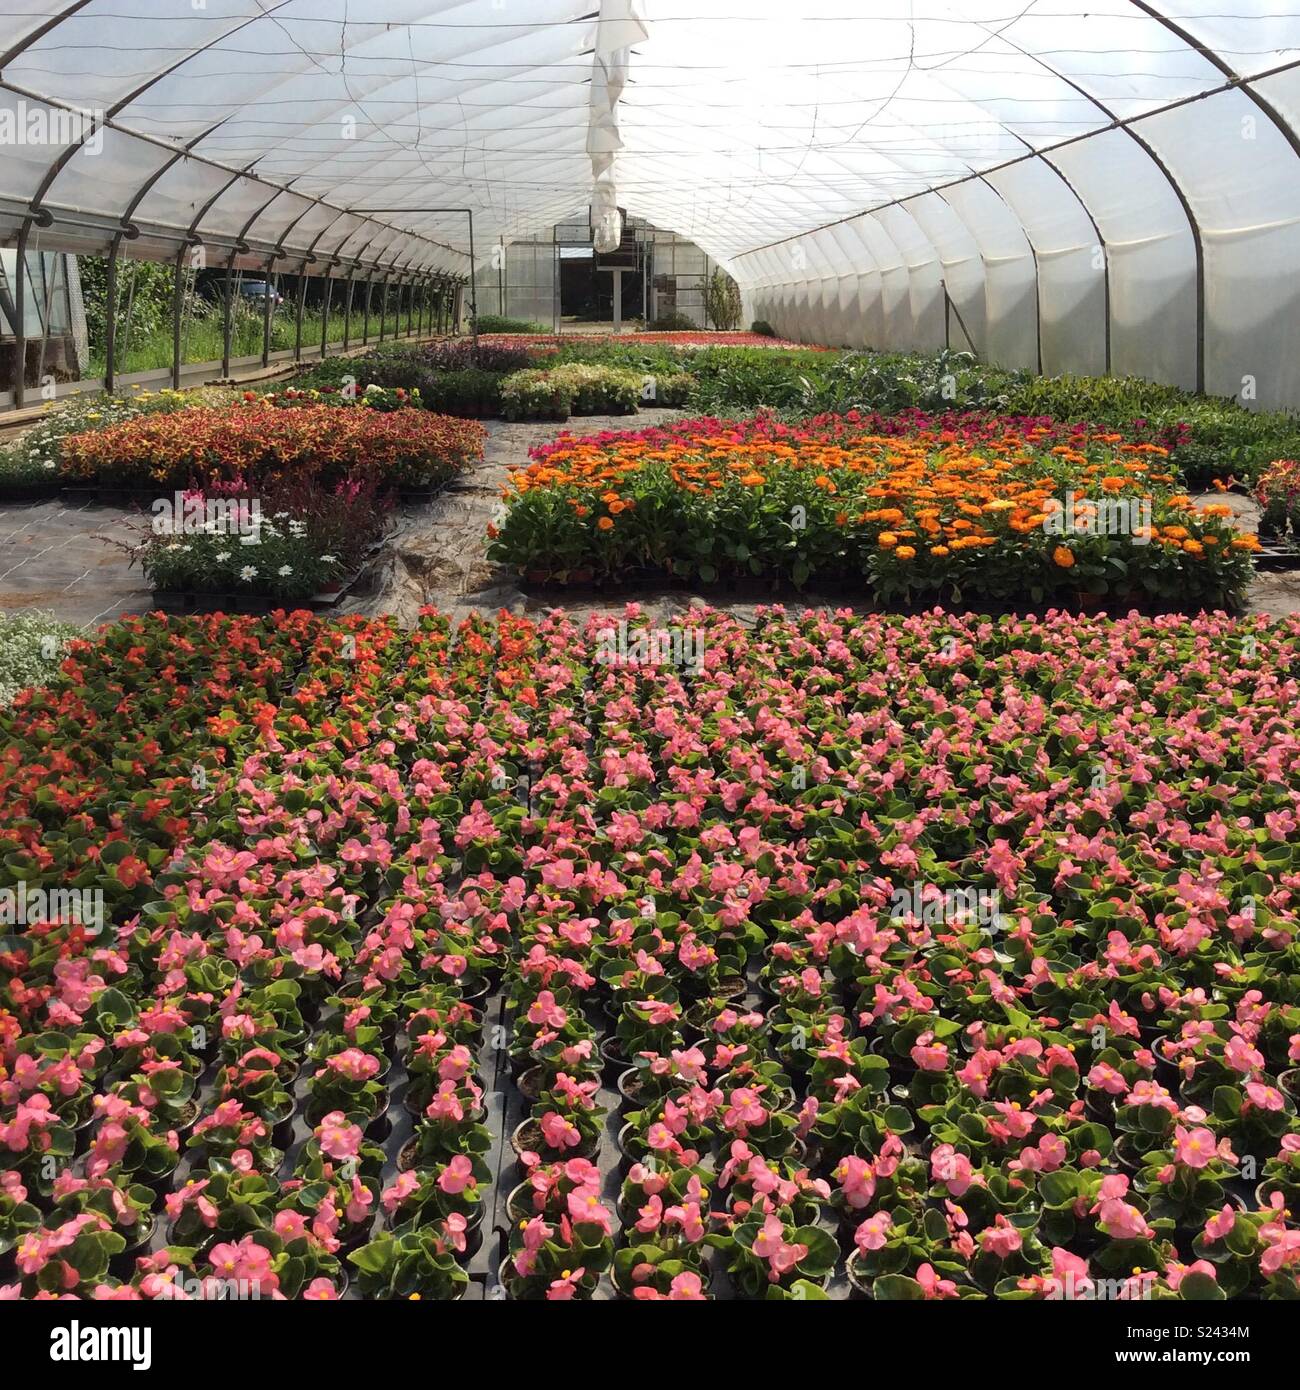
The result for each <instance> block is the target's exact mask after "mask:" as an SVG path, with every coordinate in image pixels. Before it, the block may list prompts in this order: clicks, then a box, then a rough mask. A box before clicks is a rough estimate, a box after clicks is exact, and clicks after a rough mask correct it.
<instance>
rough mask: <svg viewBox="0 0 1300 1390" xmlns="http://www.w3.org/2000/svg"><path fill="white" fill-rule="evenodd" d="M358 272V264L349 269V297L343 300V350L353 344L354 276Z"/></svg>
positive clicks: (345, 350)
mask: <svg viewBox="0 0 1300 1390" xmlns="http://www.w3.org/2000/svg"><path fill="white" fill-rule="evenodd" d="M356 273H357V268H356V266H353V267H352V269H351V270H349V271H348V292H347V298H346V299H344V301H343V351H344V352H347V350H348V348H349V347H351V346H352V288H353V287H352V277H353V276H354V275H355V274H356Z"/></svg>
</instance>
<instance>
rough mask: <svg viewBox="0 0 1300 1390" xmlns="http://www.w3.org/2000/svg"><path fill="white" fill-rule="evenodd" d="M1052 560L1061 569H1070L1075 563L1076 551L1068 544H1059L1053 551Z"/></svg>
mask: <svg viewBox="0 0 1300 1390" xmlns="http://www.w3.org/2000/svg"><path fill="white" fill-rule="evenodd" d="M1052 560H1053V562H1054V563H1055V564H1056V565H1057V566H1058V567H1059V568H1060V569H1063V570H1068V569H1069V568H1070V567H1071V566H1072V565H1073V564H1074V551H1072V550H1071V549H1070V548H1069V547H1068V546H1065V545H1058V546H1057V547H1056V549H1055V550H1054V551H1052Z"/></svg>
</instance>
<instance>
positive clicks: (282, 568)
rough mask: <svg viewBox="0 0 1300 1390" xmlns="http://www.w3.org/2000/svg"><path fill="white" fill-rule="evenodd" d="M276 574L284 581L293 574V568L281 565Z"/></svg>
mask: <svg viewBox="0 0 1300 1390" xmlns="http://www.w3.org/2000/svg"><path fill="white" fill-rule="evenodd" d="M276 573H277V574H278V575H279V576H280V577H281V578H282V579H283V578H284V576H285V575H287V574H292V573H293V566H292V565H281V566H280V568H279V569H278V570H276Z"/></svg>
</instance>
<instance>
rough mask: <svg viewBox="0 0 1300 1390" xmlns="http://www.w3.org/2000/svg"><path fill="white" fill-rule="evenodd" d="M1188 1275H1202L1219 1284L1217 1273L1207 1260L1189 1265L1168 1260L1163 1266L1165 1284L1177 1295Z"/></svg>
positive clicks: (1196, 1261)
mask: <svg viewBox="0 0 1300 1390" xmlns="http://www.w3.org/2000/svg"><path fill="white" fill-rule="evenodd" d="M1189 1274H1204V1275H1205V1276H1206V1277H1207V1278H1210V1279H1213V1280H1214V1282H1215V1283H1216V1284H1217V1283H1218V1282H1219V1271H1218V1270H1217V1269H1215V1267H1214V1266H1213V1265H1212V1264H1211V1263H1210V1262H1209V1260H1195V1261H1193V1263H1191V1264H1189V1265H1185V1264H1182V1263H1181V1262H1180V1261H1178V1260H1170V1261H1169V1263H1168V1264H1167V1265H1166V1266H1165V1283H1167V1284H1168V1285H1169V1287H1170V1288H1171V1289H1173V1290H1174V1292H1175V1293H1177V1291H1178V1288H1179V1286H1180V1285H1181V1284H1182V1282H1183V1280H1184V1279H1186V1278H1187V1276H1188V1275H1189Z"/></svg>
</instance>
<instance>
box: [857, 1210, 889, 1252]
mask: <svg viewBox="0 0 1300 1390" xmlns="http://www.w3.org/2000/svg"><path fill="white" fill-rule="evenodd" d="M893 1224H894V1218H893V1217H892V1216H890V1214H889V1213H888V1212H887V1211H879V1212H877V1213H876V1214H875V1215H874V1216H869V1217H868V1218H867V1219H866V1220H865V1221H864V1222H863V1223H862V1225H860V1226H859V1227H858V1229H857V1230H856V1231H854V1233H853V1243H854V1245H856V1246H857V1247H858V1249H859V1250H861V1251H862V1253H863V1254H864V1255H865V1254H866V1253H867V1251H868V1250H879V1249H880V1248H881V1247H882V1246H883V1245H884V1244H885V1242H886V1241H888V1239H889V1231H890V1228H891V1227H892V1226H893Z"/></svg>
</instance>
